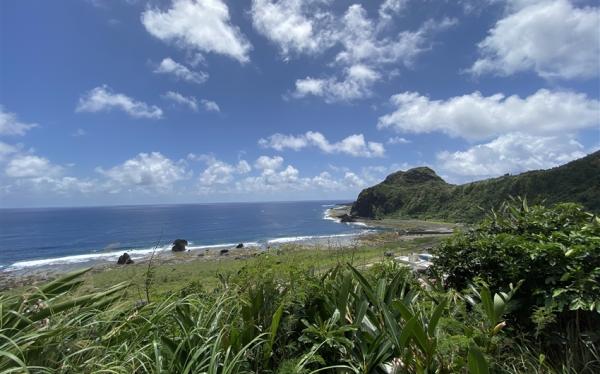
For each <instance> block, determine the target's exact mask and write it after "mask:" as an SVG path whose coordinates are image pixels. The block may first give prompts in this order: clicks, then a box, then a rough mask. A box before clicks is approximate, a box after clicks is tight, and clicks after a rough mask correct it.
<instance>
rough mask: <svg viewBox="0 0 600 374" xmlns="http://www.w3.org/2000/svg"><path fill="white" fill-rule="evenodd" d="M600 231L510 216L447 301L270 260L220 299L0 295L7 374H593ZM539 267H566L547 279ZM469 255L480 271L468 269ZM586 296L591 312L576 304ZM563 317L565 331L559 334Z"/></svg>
mask: <svg viewBox="0 0 600 374" xmlns="http://www.w3.org/2000/svg"><path fill="white" fill-rule="evenodd" d="M597 224H598V222H597V220H596V218H595V217H592V216H590V215H588V214H586V213H584V212H582V211H581V210H580V208H578V207H576V206H571V205H567V206H559V207H556V208H554V209H544V208H540V207H533V208H529V207H527V206H526V204H521V206H520V207H515V206H510V207H509V206H507V208H506V210H503V211H501V212H499V213H497V214H496V215H493V216H492V217H491V218H490V219H489V220H488V221H486V222H484V223H483V224H482V225H481V226H479V227H478V228H476V229H475V230H473V231H471V232H466V233H463V234H458V235H457V236H455V237H453V238H452V239H450V240H449V241H448V242H447V243H446V244H444V245H443V246H442V247H441V248H440V250H439V252H438V254H439V256H440V259H439V261H438V262H437V263H436V266H437V267H438V269H439V270H440V271H441V272H443V273H444V274H445V275H447V276H448V277H447V278H446V281H447V282H449V283H450V284H453V285H454V287H448V288H445V289H444V288H443V286H447V284H446V285H444V284H443V283H442V282H441V280H436V279H435V278H428V279H424V278H419V277H417V276H415V275H414V274H413V273H411V272H409V271H408V270H407V269H406V268H403V267H400V266H399V265H398V264H396V263H393V262H383V263H378V264H374V265H372V266H371V267H368V268H363V269H357V268H356V267H354V266H352V265H350V264H339V265H338V266H336V267H334V268H333V269H331V270H329V271H327V272H325V273H319V272H317V271H315V269H314V268H311V267H306V266H297V265H296V264H289V265H288V266H286V267H285V268H282V267H277V269H278V271H274V270H273V269H274V264H276V263H277V262H278V261H280V260H279V259H278V256H276V255H273V254H271V253H265V254H264V255H263V256H260V259H259V260H258V261H256V262H255V263H254V264H253V265H252V266H245V267H243V268H242V269H241V270H239V271H236V272H235V273H228V274H221V275H220V286H218V287H217V288H215V289H210V290H207V289H205V288H204V287H203V286H202V285H200V284H198V283H192V284H189V285H188V286H186V287H184V288H183V289H181V290H179V292H170V293H169V294H168V295H163V297H162V298H153V302H152V303H149V304H145V303H135V304H134V305H132V304H131V302H130V301H126V299H124V298H122V297H121V295H122V293H123V289H124V287H126V285H125V284H118V285H115V286H113V287H111V288H110V289H107V290H104V291H102V292H96V293H93V292H92V293H90V292H88V293H86V294H84V295H83V296H80V294H78V293H77V292H76V291H75V289H76V288H77V287H78V286H79V285H80V284H81V276H82V274H83V273H84V272H78V273H74V274H71V275H68V276H65V277H64V278H62V279H58V280H56V281H54V282H52V283H50V284H48V285H46V286H44V287H41V288H38V289H33V290H31V291H30V292H28V293H25V294H23V295H21V296H8V295H2V296H0V371H6V372H19V373H20V372H27V371H29V372H52V373H53V372H60V373H79V372H106V373H109V372H110V373H143V372H151V373H279V374H285V373H313V372H332V373H333V372H335V373H456V372H458V373H461V372H462V373H467V372H470V373H488V372H495V373H496V372H497V373H553V372H560V373H579V372H581V373H594V372H598V371H599V370H600V357H599V355H598V353H599V350H598V348H597V340H595V341H594V340H593V339H594V337H593V336H592V333H591V332H590V330H588V329H584V328H582V327H583V326H588V327H590V326H591V327H593V326H595V327H596V330H598V328H597V327H598V326H599V325H598V324H597V322H595V321H597V320H594V319H593V318H592V317H590V319H589V320H588V319H587V315H586V317H585V318H579V319H575V321H579V322H580V324H579V325H574V324H570V321H571V320H569V319H568V318H570V317H569V313H575V316H577V315H578V314H577V313H579V314H582V313H583V309H584V308H580V309H577V308H575V310H574V311H570V308H572V307H573V306H577V305H585V309H587V310H588V312H586V313H587V314H589V313H593V316H594V318H596V317H597V312H596V311H595V310H594V311H589V309H590V305H592V304H593V305H594V308H595V305H596V304H594V303H595V302H596V301H597V300H595V299H594V293H595V292H596V291H595V290H597V288H594V287H597V286H598V279H597V278H595V275H594V274H596V273H594V271H595V270H597V265H596V267H592V268H591V269H590V268H587V267H586V266H588V264H590V263H592V264H594V263H595V262H594V261H597V260H598V253H597V252H596V250H597V247H593V246H591V244H594V243H597V240H598V236H599V235H598V231H597V226H596V225H597ZM469 235H470V236H469ZM519 238H520V239H519ZM525 238H526V239H525ZM555 241H560V243H562V244H563V245H564V246H565V248H562V247H560V246H559V247H560V248H561V250H562V251H563V253H562V256H563V257H566V258H567V260H564V259H563V260H564V261H557V260H556V258H559V259H560V258H562V257H560V256H558V255H557V254H556V249H555V247H556V245H555V244H552V243H554V242H555ZM532 243H533V244H532ZM565 243H567V244H568V245H567V244H565ZM492 245H494V247H492V248H493V250H495V251H498V257H499V258H500V259H502V261H506V262H505V263H500V264H498V263H495V266H500V268H495V269H488V268H487V267H486V266H488V265H489V264H488V262H490V261H492V260H493V259H494V256H493V255H492V254H493V251H492V249H490V248H488V246H492ZM473 248H474V249H473ZM461 249H464V250H467V249H470V252H469V253H468V254H467V253H462V252H460V250H461ZM502 251H512V252H507V253H506V254H503V252H502ZM569 251H573V252H569ZM567 253H569V256H567ZM533 254H535V255H536V256H542V258H543V259H545V261H550V260H552V261H557V262H556V264H558V265H560V266H558V265H557V266H555V265H552V266H548V264H547V263H546V266H545V267H542V266H541V262H534V263H533V264H536V265H537V267H534V266H533V264H532V263H530V261H535V259H536V258H537V257H536V256H533V257H532V255H533ZM571 254H574V255H573V256H571ZM580 256H584V257H582V258H580ZM585 256H587V257H585ZM471 257H473V258H475V259H476V260H475V261H476V262H473V263H470V265H469V266H466V267H465V269H463V268H460V267H458V265H459V264H461V261H463V262H465V261H468V260H469V259H470V258H471ZM555 257H556V258H555ZM486 261H487V262H486ZM509 261H512V262H509ZM521 263H524V264H525V265H522V264H521ZM486 264H488V265H486ZM455 265H456V266H457V267H456V268H453V267H452V266H455ZM509 265H512V266H515V269H516V270H514V269H513V270H511V268H510V267H507V266H509ZM461 266H462V265H461ZM477 266H480V267H477ZM577 266H582V267H583V268H582V269H583V270H577ZM592 266H593V265H592ZM557 269H560V271H563V273H560V274H561V275H560V278H558V279H555V280H554V282H555V283H547V282H546V278H544V279H543V280H539V279H538V278H536V277H540V276H542V274H546V276H547V277H553V279H554V278H556V276H555V272H557V271H558V270H557ZM487 270H489V271H487ZM466 271H471V272H472V273H468V274H467V273H465V272H466ZM505 271H506V272H505ZM564 272H566V273H567V274H572V275H571V276H569V277H563V276H562V274H564ZM563 278H564V279H563ZM590 287H591V288H590ZM563 288H564V289H567V290H568V292H566V294H567V295H569V297H572V299H568V301H560V302H559V301H556V304H555V305H554V306H553V307H552V308H551V309H549V310H546V309H543V308H542V307H541V306H545V305H546V302H547V301H548V299H547V298H548V297H550V301H552V299H553V298H557V299H558V297H559V296H560V297H563V296H562V295H564V294H565V292H561V293H560V294H558V295H555V293H556V292H554V291H556V290H558V289H563ZM458 290H461V291H458ZM540 292H541V293H540ZM596 295H597V293H596ZM578 298H579V299H581V300H583V302H584V304H581V303H579V302H575V303H574V302H573V301H574V300H578ZM540 300H541V301H540ZM559 300H563V299H559ZM538 302H540V303H542V304H537V303H538ZM588 303H589V304H588ZM558 306H562V307H563V309H562V310H558V309H556V308H558ZM539 310H543V312H539ZM552 313H557V314H556V315H552ZM565 313H566V314H565ZM549 316H550V317H549ZM552 316H554V317H555V318H556V319H557V322H553V323H555V324H554V325H553V326H552V329H551V330H552V333H549V332H548V331H547V330H546V329H544V328H541V329H540V331H539V333H538V334H535V333H534V331H535V330H534V329H531V324H532V321H534V320H538V319H543V318H544V317H545V318H551V317H552ZM580 317H581V316H580ZM563 318H567V319H566V320H565V321H566V322H565V323H566V324H567V325H568V326H569V327H568V328H567V326H563V325H560V326H559V322H560V321H563ZM558 319H560V321H558ZM584 320H585V321H587V322H586V323H589V324H587V325H586V324H583V323H581V322H582V321H584ZM563 322H564V321H563ZM548 326H549V325H548ZM556 336H558V338H560V339H562V340H560V342H559V343H558V344H559V346H560V347H562V352H559V350H557V348H556V345H555V342H554V340H553V339H554V338H555V337H556ZM550 343H551V344H550Z"/></svg>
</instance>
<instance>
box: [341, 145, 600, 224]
mask: <svg viewBox="0 0 600 374" xmlns="http://www.w3.org/2000/svg"><path fill="white" fill-rule="evenodd" d="M509 196H523V197H526V198H527V199H528V200H529V201H530V202H531V203H534V204H535V203H541V202H542V201H543V202H545V203H546V204H554V203H559V202H576V203H580V204H582V205H583V206H584V207H585V208H586V209H588V210H590V211H592V212H595V213H598V212H600V151H596V152H594V153H591V154H589V155H587V156H585V157H582V158H580V159H577V160H573V161H571V162H569V163H566V164H564V165H560V166H557V167H554V168H551V169H546V170H532V171H527V172H523V173H520V174H516V175H509V174H506V175H503V176H500V177H495V178H489V179H484V180H480V181H475V182H470V183H465V184H460V185H453V184H450V183H447V182H446V181H445V180H444V179H443V178H441V177H440V176H438V175H437V173H436V172H435V171H434V170H433V169H431V168H429V167H426V166H421V167H416V168H412V169H409V170H406V171H397V172H394V173H392V174H390V175H388V176H387V177H386V178H385V179H384V181H383V182H381V183H379V184H377V185H375V186H372V187H369V188H366V189H364V190H362V191H361V192H360V194H359V195H358V198H357V200H356V201H355V202H354V204H353V205H352V209H351V214H352V215H353V216H357V217H364V218H384V217H406V218H422V219H428V218H435V219H446V220H453V221H474V220H477V219H479V218H481V217H482V216H483V215H484V214H485V212H486V211H487V210H489V208H492V207H498V206H499V205H500V204H501V203H502V202H503V201H504V200H506V199H507V198H508V197H509Z"/></svg>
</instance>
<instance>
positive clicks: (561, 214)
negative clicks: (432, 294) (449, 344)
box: [434, 199, 600, 349]
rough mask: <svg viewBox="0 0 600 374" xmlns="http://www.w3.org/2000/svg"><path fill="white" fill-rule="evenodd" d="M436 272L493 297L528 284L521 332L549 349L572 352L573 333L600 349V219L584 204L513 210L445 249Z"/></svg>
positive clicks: (518, 311)
mask: <svg viewBox="0 0 600 374" xmlns="http://www.w3.org/2000/svg"><path fill="white" fill-rule="evenodd" d="M434 269H435V271H436V272H437V273H438V274H443V277H444V279H445V285H446V286H447V287H452V288H455V289H463V288H465V287H467V285H468V284H470V283H472V282H475V281H476V280H481V281H483V282H485V283H486V284H488V285H489V286H490V287H491V288H492V289H497V288H500V287H502V286H505V285H507V284H511V283H512V284H517V283H518V282H522V284H521V285H520V287H519V289H518V290H517V292H516V294H515V301H516V302H517V307H516V308H515V309H514V310H513V311H512V313H511V317H512V319H513V321H514V322H515V323H516V324H515V325H514V327H516V328H518V329H520V330H521V332H522V333H524V334H526V335H529V336H530V337H531V336H532V337H534V338H538V339H539V340H540V341H542V343H543V344H544V345H546V346H551V345H553V344H554V343H555V342H556V343H559V344H563V345H564V344H565V341H567V340H568V339H567V337H568V335H573V334H567V332H566V331H569V330H572V329H574V330H575V331H576V334H575V335H576V337H577V338H578V339H585V340H586V342H588V343H590V344H597V343H598V336H597V334H595V331H598V330H600V219H599V218H598V217H596V216H595V215H593V214H591V213H587V212H585V211H584V210H583V209H582V207H581V206H579V205H577V204H558V205H555V206H553V207H550V208H546V207H544V206H539V205H537V206H532V207H529V206H528V205H527V201H526V200H525V199H516V200H512V201H510V202H507V203H505V204H503V206H502V207H501V209H500V210H499V211H498V212H495V211H492V212H491V213H490V214H489V215H488V216H487V217H486V219H484V220H483V222H481V223H480V224H479V225H477V226H476V227H474V228H472V229H470V230H467V231H464V232H459V233H457V234H455V235H453V236H452V237H451V238H450V239H449V240H447V241H445V242H444V243H442V244H441V245H440V246H439V247H438V248H437V249H436V250H435V259H434ZM557 339H558V340H557ZM559 344H554V345H555V346H556V347H558V345H559ZM569 344H574V343H573V342H569ZM557 349H558V348H557Z"/></svg>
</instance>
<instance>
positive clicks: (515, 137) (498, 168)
mask: <svg viewBox="0 0 600 374" xmlns="http://www.w3.org/2000/svg"><path fill="white" fill-rule="evenodd" d="M583 156H585V152H584V147H583V146H582V145H581V144H580V143H579V142H577V141H576V140H575V139H574V138H573V137H571V136H568V135H566V136H565V135H557V136H534V135H529V134H524V133H519V132H514V133H507V134H504V135H501V136H499V137H498V138H496V139H494V140H492V141H490V142H488V143H484V144H478V145H475V146H473V147H470V148H468V149H467V150H465V151H459V152H441V153H439V154H438V155H437V158H438V161H439V166H440V169H441V170H443V171H444V172H445V173H449V174H452V175H454V176H460V177H472V178H475V179H480V178H486V177H492V176H498V175H502V174H505V173H520V172H523V171H527V170H533V169H548V168H552V167H555V166H558V165H562V164H564V163H566V162H569V161H571V160H574V159H577V158H580V157H583ZM459 179H464V178H459Z"/></svg>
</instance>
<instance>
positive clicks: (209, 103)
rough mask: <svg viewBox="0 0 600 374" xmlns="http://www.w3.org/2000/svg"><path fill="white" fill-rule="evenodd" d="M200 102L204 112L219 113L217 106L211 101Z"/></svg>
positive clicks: (219, 109)
mask: <svg viewBox="0 0 600 374" xmlns="http://www.w3.org/2000/svg"><path fill="white" fill-rule="evenodd" d="M200 102H201V103H202V106H203V107H204V110H206V111H207V112H220V111H221V108H220V107H219V104H217V103H215V102H214V101H212V100H206V99H202V100H201V101H200Z"/></svg>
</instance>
